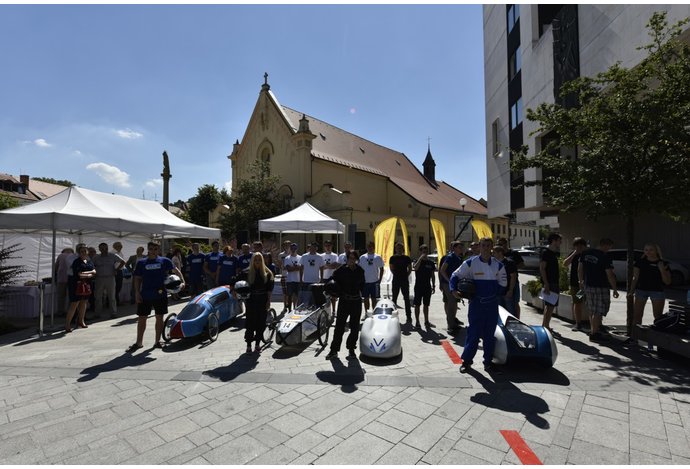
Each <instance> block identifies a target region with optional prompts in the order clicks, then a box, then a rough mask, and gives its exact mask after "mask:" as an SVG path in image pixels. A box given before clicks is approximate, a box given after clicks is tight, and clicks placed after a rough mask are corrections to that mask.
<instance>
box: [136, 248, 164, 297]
mask: <svg viewBox="0 0 690 469" xmlns="http://www.w3.org/2000/svg"><path fill="white" fill-rule="evenodd" d="M171 270H173V263H172V261H171V260H170V259H168V258H167V257H161V256H157V257H156V258H155V259H150V258H149V257H145V258H143V259H141V260H140V261H139V262H137V266H136V268H135V269H134V275H135V276H137V277H141V299H142V300H144V301H152V300H160V299H164V298H167V297H168V295H167V292H166V291H165V285H164V283H163V282H164V281H165V277H167V276H168V272H170V271H171Z"/></svg>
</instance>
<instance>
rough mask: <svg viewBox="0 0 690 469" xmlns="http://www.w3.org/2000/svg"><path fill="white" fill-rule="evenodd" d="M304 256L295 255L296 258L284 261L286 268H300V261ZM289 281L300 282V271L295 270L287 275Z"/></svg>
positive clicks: (288, 257) (289, 257)
mask: <svg viewBox="0 0 690 469" xmlns="http://www.w3.org/2000/svg"><path fill="white" fill-rule="evenodd" d="M301 258H302V256H300V255H299V254H295V255H294V256H287V257H286V258H285V260H284V261H283V265H284V266H288V265H291V266H298V265H300V262H299V261H300V259H301ZM287 281H288V282H299V270H294V271H292V272H288V273H287Z"/></svg>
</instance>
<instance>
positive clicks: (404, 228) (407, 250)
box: [398, 218, 410, 256]
mask: <svg viewBox="0 0 690 469" xmlns="http://www.w3.org/2000/svg"><path fill="white" fill-rule="evenodd" d="M398 221H399V222H400V230H401V231H402V237H403V246H405V255H406V256H409V255H410V246H409V245H408V244H407V225H405V220H403V219H402V218H398Z"/></svg>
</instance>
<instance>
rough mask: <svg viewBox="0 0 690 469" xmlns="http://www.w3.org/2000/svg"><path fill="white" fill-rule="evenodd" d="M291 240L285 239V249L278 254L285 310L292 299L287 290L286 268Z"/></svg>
mask: <svg viewBox="0 0 690 469" xmlns="http://www.w3.org/2000/svg"><path fill="white" fill-rule="evenodd" d="M291 244H292V242H290V240H289V239H286V240H285V241H283V250H282V251H280V253H279V254H278V259H279V261H278V262H279V265H278V267H279V268H280V289H281V290H282V291H283V311H288V310H289V309H290V308H289V307H288V306H289V305H290V300H289V297H288V292H287V270H285V258H286V257H287V256H289V255H290V245H291Z"/></svg>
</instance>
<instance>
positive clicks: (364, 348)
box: [359, 299, 402, 358]
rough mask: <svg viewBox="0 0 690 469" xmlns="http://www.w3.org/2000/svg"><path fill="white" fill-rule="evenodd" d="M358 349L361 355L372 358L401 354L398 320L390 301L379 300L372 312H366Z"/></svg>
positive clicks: (400, 335)
mask: <svg viewBox="0 0 690 469" xmlns="http://www.w3.org/2000/svg"><path fill="white" fill-rule="evenodd" d="M359 349H360V351H361V353H362V355H366V356H367V357H372V358H392V357H397V356H399V355H400V354H402V332H401V330H400V319H399V318H398V310H397V308H396V307H395V304H393V302H392V301H391V300H388V299H382V300H379V302H378V303H376V306H375V307H374V310H373V311H367V313H366V318H365V319H364V322H363V323H362V328H361V330H360V333H359Z"/></svg>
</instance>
